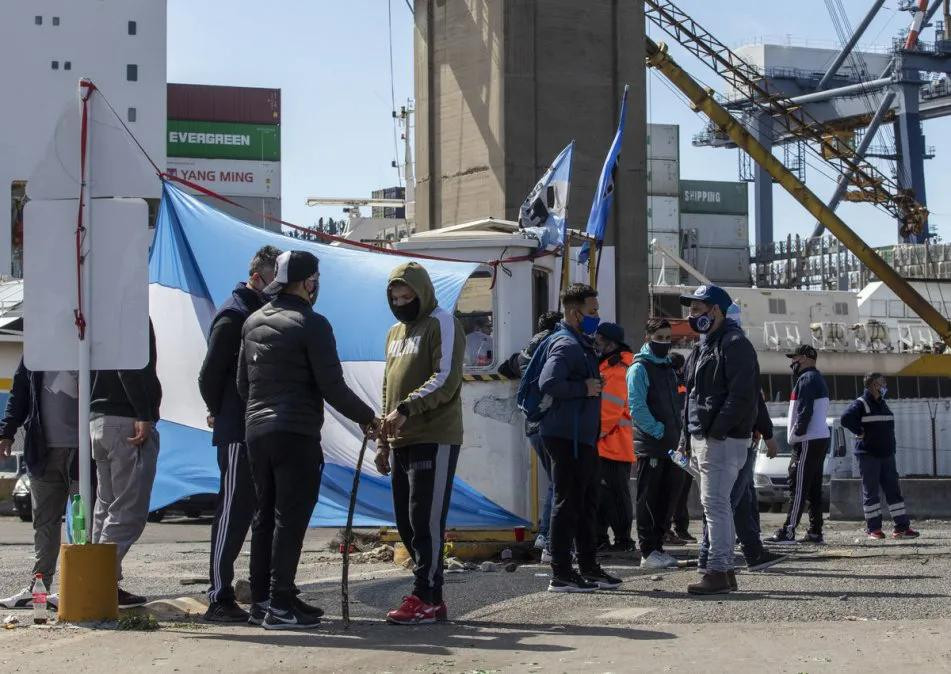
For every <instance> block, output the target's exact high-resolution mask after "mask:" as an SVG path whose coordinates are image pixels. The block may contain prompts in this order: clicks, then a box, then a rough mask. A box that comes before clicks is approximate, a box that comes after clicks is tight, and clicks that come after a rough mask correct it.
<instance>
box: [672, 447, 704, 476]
mask: <svg viewBox="0 0 951 674" xmlns="http://www.w3.org/2000/svg"><path fill="white" fill-rule="evenodd" d="M667 454H668V456H670V460H671V461H673V462H674V463H676V464H677V465H678V466H679V467H680V468H682V469H683V470H685V471H687V472H688V473H690V474H691V475H693V476H694V477H695V478H696V479H698V480H699V479H700V471H698V470H697V469H696V468H694V467H693V464H692V463H690V457H689V456H687V455H686V454H684V453H683V452H681V451H680V450H679V449H677V450H674V449H671V450H669V451H668V452H667Z"/></svg>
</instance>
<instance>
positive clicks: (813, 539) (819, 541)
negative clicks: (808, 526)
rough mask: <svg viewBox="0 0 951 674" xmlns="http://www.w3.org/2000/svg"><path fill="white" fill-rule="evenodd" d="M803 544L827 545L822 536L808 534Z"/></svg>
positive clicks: (803, 538) (804, 537)
mask: <svg viewBox="0 0 951 674" xmlns="http://www.w3.org/2000/svg"><path fill="white" fill-rule="evenodd" d="M802 542H803V543H812V544H814V545H825V542H826V541H825V539H824V538H823V537H822V534H814V533H811V532H810V533H807V534H806V535H805V536H803V537H802Z"/></svg>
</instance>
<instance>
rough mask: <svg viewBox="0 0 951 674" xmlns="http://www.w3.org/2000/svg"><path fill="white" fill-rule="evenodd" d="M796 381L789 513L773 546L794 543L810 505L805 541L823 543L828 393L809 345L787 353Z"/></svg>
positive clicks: (791, 413) (792, 405) (791, 405)
mask: <svg viewBox="0 0 951 674" xmlns="http://www.w3.org/2000/svg"><path fill="white" fill-rule="evenodd" d="M786 357H787V358H789V359H790V363H789V367H790V369H791V370H792V372H793V376H794V377H795V378H796V384H795V386H793V390H792V393H791V394H790V395H789V425H788V426H787V428H786V439H787V441H788V442H789V444H790V446H791V447H792V457H791V458H790V460H789V495H790V498H791V502H790V504H789V513H788V514H787V515H786V522H785V524H783V526H782V527H781V528H780V529H778V530H777V531H776V533H775V534H773V536H772V537H770V539H769V540H770V541H771V542H773V543H795V542H796V527H797V526H799V520H800V519H801V518H802V513H803V510H805V507H806V500H807V499H808V501H809V531H808V532H807V533H806V535H805V536H803V538H802V540H803V541H804V542H806V543H823V542H824V541H823V538H822V469H823V467H824V466H825V460H826V454H828V453H829V426H828V424H826V414H828V412H829V389H828V387H827V386H826V382H825V379H823V377H822V374H821V373H820V372H819V370H817V369H816V360H817V359H818V357H819V354H818V353H817V352H816V350H815V349H814V348H812V347H811V346H809V345H808V344H800V345H799V348H797V349H796V350H795V351H794V352H793V353H787V354H786Z"/></svg>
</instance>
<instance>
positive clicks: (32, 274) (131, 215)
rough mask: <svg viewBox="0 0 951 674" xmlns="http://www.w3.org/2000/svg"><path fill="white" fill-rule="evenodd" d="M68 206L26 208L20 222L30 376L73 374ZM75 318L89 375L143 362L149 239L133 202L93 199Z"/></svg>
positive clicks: (141, 207) (71, 204)
mask: <svg viewBox="0 0 951 674" xmlns="http://www.w3.org/2000/svg"><path fill="white" fill-rule="evenodd" d="M78 208H79V202H78V200H76V199H65V200H61V201H45V200H40V201H29V202H27V204H26V207H25V209H24V214H23V238H24V240H23V289H24V294H23V308H24V311H23V328H24V339H23V358H24V361H25V363H26V366H27V368H29V369H31V370H77V369H78V368H79V355H78V354H79V350H78V339H79V337H78V331H77V329H76V324H75V316H74V314H73V311H74V310H75V309H76V306H77V292H76V284H77V272H76V214H77V209H78ZM89 211H90V214H91V216H92V222H91V223H90V225H89V228H88V230H87V233H86V236H87V243H88V244H89V249H91V254H90V255H89V258H88V259H89V261H90V263H91V264H90V275H89V278H90V288H89V289H87V291H86V293H85V294H84V298H83V301H84V306H83V314H84V315H85V318H86V325H87V327H86V331H87V332H86V334H87V337H88V338H89V339H91V340H92V342H91V350H92V360H91V366H90V367H91V368H92V369H93V370H114V369H115V370H137V369H141V368H143V367H145V366H146V364H147V363H148V360H149V272H148V253H149V243H150V240H151V232H150V231H149V228H148V206H147V205H146V203H145V201H143V200H141V199H94V200H92V203H91V205H90V209H89Z"/></svg>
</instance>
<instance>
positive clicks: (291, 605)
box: [238, 250, 379, 629]
mask: <svg viewBox="0 0 951 674" xmlns="http://www.w3.org/2000/svg"><path fill="white" fill-rule="evenodd" d="M319 286H320V282H319V273H318V269H317V258H316V257H314V255H312V254H311V253H308V252H306V251H297V250H295V251H288V252H285V253H282V254H281V255H280V256H278V258H277V270H276V274H275V277H274V282H273V283H271V284H270V285H269V286H268V287H267V288H265V293H266V294H268V295H276V297H275V298H274V299H273V300H272V301H271V302H270V303H268V304H266V305H264V307H262V308H261V309H259V310H258V311H256V312H255V313H254V314H252V315H251V317H250V318H248V320H247V321H246V322H245V324H244V329H243V332H242V343H241V352H240V354H239V356H238V393H240V394H241V397H242V398H244V399H245V400H246V401H247V415H246V417H245V421H246V438H247V443H248V454H249V457H250V460H251V473H252V476H253V478H254V486H255V489H256V490H257V495H258V511H257V512H256V513H255V517H254V523H253V524H252V528H253V531H252V537H251V542H252V545H251V596H252V600H253V602H254V604H253V605H252V607H251V619H252V620H253V621H256V620H257V619H258V618H259V617H260V616H261V615H262V614H263V618H260V619H261V622H262V624H263V625H264V627H265V629H288V628H289V629H300V628H308V627H315V626H316V625H317V624H318V623H319V622H320V617H319V616H320V613H322V612H321V611H320V610H319V609H317V608H316V607H312V606H308V605H306V604H304V603H303V602H302V601H300V599H298V598H297V593H296V589H295V585H294V577H295V575H296V573H297V563H298V561H299V560H300V551H301V546H302V545H303V543H304V534H305V533H306V531H307V524H308V522H309V521H310V516H311V513H312V512H313V510H314V506H315V505H316V503H317V495H318V492H319V490H320V477H321V472H322V471H323V466H324V457H323V451H322V450H321V448H320V431H321V427H322V426H323V423H324V401H325V400H326V401H327V402H328V403H330V404H331V405H332V406H333V407H334V409H336V410H337V411H338V412H340V413H341V414H343V415H344V416H345V417H347V418H348V419H351V420H352V421H355V422H357V423H359V424H361V425H362V426H364V427H365V428H366V429H369V428H371V427H372V428H373V429H374V430H375V429H377V428H378V427H379V424H378V423H377V421H376V419H375V415H374V412H373V410H372V409H371V408H370V407H369V406H368V405H367V404H366V403H364V402H363V401H362V400H360V398H358V397H357V396H356V394H355V393H354V392H353V391H351V390H350V387H349V386H347V384H346V382H345V381H344V378H343V369H342V367H341V365H340V359H339V357H338V356H337V343H336V341H335V340H334V334H333V329H332V328H331V327H330V323H329V322H328V321H327V319H326V318H324V317H323V316H321V315H320V314H318V313H316V312H314V310H313V308H312V307H313V305H314V303H315V302H316V301H317V292H318V289H319ZM269 597H270V603H269V604H268V598H269ZM265 606H268V608H267V610H266V612H265V610H264V607H265Z"/></svg>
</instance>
